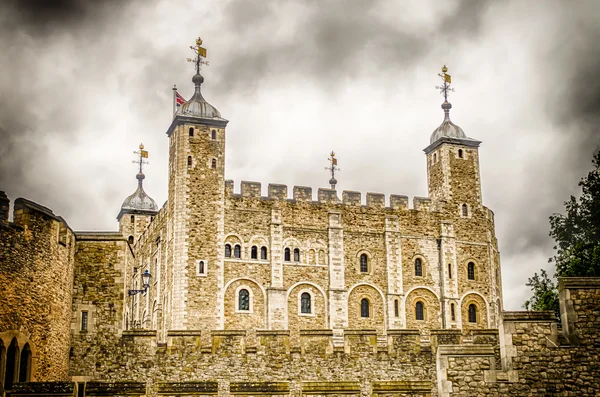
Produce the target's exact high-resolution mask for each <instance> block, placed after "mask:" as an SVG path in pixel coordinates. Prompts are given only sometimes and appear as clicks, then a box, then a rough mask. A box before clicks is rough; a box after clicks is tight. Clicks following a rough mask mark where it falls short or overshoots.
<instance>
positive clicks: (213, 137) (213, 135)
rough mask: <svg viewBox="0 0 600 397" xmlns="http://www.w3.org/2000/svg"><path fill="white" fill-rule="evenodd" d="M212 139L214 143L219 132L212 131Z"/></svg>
mask: <svg viewBox="0 0 600 397" xmlns="http://www.w3.org/2000/svg"><path fill="white" fill-rule="evenodd" d="M211 138H212V140H213V141H216V140H217V130H212V132H211Z"/></svg>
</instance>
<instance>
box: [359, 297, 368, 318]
mask: <svg viewBox="0 0 600 397" xmlns="http://www.w3.org/2000/svg"><path fill="white" fill-rule="evenodd" d="M360 316H361V317H363V318H367V317H369V300H368V299H367V298H363V299H362V300H361V301H360Z"/></svg>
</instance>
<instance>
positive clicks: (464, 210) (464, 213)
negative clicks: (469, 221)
mask: <svg viewBox="0 0 600 397" xmlns="http://www.w3.org/2000/svg"><path fill="white" fill-rule="evenodd" d="M461 208H462V216H469V207H467V205H466V204H463V205H462V207H461Z"/></svg>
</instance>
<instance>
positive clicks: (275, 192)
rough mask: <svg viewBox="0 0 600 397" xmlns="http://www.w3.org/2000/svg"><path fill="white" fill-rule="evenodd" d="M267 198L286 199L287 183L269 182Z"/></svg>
mask: <svg viewBox="0 0 600 397" xmlns="http://www.w3.org/2000/svg"><path fill="white" fill-rule="evenodd" d="M269 198H272V199H277V200H285V199H287V185H278V184H275V183H269Z"/></svg>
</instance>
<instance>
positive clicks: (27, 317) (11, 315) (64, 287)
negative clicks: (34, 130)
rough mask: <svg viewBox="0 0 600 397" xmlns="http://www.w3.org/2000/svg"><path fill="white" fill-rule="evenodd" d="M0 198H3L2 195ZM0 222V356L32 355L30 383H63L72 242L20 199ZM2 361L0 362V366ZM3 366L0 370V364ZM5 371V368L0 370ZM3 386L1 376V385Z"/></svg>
mask: <svg viewBox="0 0 600 397" xmlns="http://www.w3.org/2000/svg"><path fill="white" fill-rule="evenodd" d="M0 196H3V197H6V196H5V195H4V193H3V192H1V193H0ZM3 202H4V205H3V207H4V208H3V214H5V215H4V216H3V217H2V219H0V286H1V287H0V352H2V354H5V352H6V350H4V349H8V347H9V345H10V343H11V341H12V339H13V338H15V339H16V341H17V344H18V348H19V350H23V348H24V347H25V344H27V343H28V344H29V346H30V348H31V351H32V355H33V357H32V361H31V362H32V364H33V365H32V367H31V374H30V379H32V380H36V381H59V380H67V379H68V377H67V376H68V369H69V347H70V343H69V342H70V341H69V334H70V323H71V300H72V298H71V295H72V290H73V264H74V260H73V256H74V251H75V238H74V235H73V232H72V231H71V229H70V228H69V226H68V225H67V224H66V222H65V221H64V220H63V219H62V218H60V217H57V216H56V215H54V214H53V213H52V211H51V210H50V209H48V208H46V207H43V206H41V205H39V204H36V203H33V202H31V201H29V200H25V199H22V198H19V199H17V200H16V201H15V204H14V223H10V222H8V217H7V216H6V215H7V213H8V202H7V200H3ZM2 360H3V358H2V357H0V361H2ZM0 367H2V365H0ZM0 369H1V370H3V371H4V370H5V369H6V368H0ZM3 382H4V377H2V378H1V379H0V383H3Z"/></svg>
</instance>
